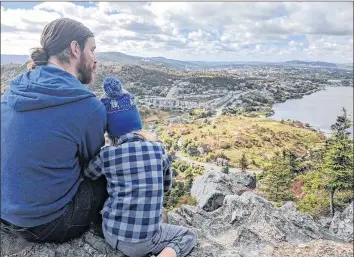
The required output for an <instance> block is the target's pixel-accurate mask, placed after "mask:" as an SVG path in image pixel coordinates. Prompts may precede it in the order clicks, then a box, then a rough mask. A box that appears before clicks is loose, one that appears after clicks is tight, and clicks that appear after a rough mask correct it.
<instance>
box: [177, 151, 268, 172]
mask: <svg viewBox="0 0 354 257" xmlns="http://www.w3.org/2000/svg"><path fill="white" fill-rule="evenodd" d="M176 157H177V158H178V159H179V160H182V161H185V162H187V163H191V164H194V165H199V166H202V167H204V168H205V169H206V170H215V171H220V172H221V168H222V167H221V166H218V165H216V164H214V163H209V162H198V161H195V160H192V159H190V158H188V157H186V156H183V155H181V153H180V152H176ZM229 171H230V172H242V171H241V169H240V168H231V167H230V168H229ZM246 171H247V172H251V173H255V174H257V173H262V172H263V171H262V170H246Z"/></svg>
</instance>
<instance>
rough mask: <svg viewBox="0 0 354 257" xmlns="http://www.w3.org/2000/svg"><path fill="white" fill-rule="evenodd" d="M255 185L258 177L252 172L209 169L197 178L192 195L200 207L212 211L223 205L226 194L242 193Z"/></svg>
mask: <svg viewBox="0 0 354 257" xmlns="http://www.w3.org/2000/svg"><path fill="white" fill-rule="evenodd" d="M255 187H256V177H255V175H253V174H251V173H248V172H242V173H230V174H224V173H221V172H218V171H207V172H205V173H204V174H203V175H202V176H200V177H199V178H197V179H196V180H195V182H194V183H193V186H192V188H191V195H192V196H193V197H195V198H196V199H197V201H198V206H199V207H200V208H202V209H203V210H205V211H208V212H210V211H214V210H216V209H218V208H219V207H221V206H222V204H223V201H224V198H225V196H226V195H233V194H236V195H241V194H242V193H243V192H245V191H249V190H251V189H254V188H255Z"/></svg>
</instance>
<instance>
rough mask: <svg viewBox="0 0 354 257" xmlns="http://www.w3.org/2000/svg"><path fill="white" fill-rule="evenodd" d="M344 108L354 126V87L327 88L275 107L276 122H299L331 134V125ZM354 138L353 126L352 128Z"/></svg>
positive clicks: (273, 117)
mask: <svg viewBox="0 0 354 257" xmlns="http://www.w3.org/2000/svg"><path fill="white" fill-rule="evenodd" d="M342 107H345V108H346V109H347V113H348V115H349V117H350V120H351V121H352V124H353V87H326V88H325V89H324V90H322V91H318V92H315V93H313V94H311V95H306V96H304V97H303V98H301V99H291V100H287V101H286V102H284V103H278V104H275V105H274V106H273V110H274V115H272V116H270V117H269V118H270V119H274V120H282V119H283V120H287V119H290V120H298V121H301V122H303V123H308V124H310V126H311V127H313V128H315V129H317V130H320V131H322V132H325V133H330V132H331V125H332V124H333V123H334V122H335V121H336V118H337V116H339V115H341V113H342ZM350 132H351V133H352V137H353V126H352V127H351V128H350Z"/></svg>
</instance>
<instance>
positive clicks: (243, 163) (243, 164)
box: [240, 154, 249, 171]
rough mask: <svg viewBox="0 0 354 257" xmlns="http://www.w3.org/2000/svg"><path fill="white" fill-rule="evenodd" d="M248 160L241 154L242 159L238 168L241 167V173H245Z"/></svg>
mask: <svg viewBox="0 0 354 257" xmlns="http://www.w3.org/2000/svg"><path fill="white" fill-rule="evenodd" d="M248 165H249V163H248V160H247V157H246V155H245V154H242V157H241V159H240V166H241V171H246V169H247V168H248Z"/></svg>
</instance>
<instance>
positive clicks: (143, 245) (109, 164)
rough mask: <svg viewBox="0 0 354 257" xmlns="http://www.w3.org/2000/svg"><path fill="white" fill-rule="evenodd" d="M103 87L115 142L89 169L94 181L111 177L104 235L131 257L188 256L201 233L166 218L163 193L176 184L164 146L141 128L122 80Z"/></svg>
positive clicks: (87, 172)
mask: <svg viewBox="0 0 354 257" xmlns="http://www.w3.org/2000/svg"><path fill="white" fill-rule="evenodd" d="M103 87H104V91H105V95H104V96H103V97H102V98H101V101H102V102H103V104H104V105H105V106H106V109H107V115H108V116H107V134H108V136H109V142H110V146H105V147H103V148H102V149H101V152H100V153H99V154H98V155H97V156H96V157H95V158H93V159H92V161H91V162H90V163H89V165H88V167H87V168H86V170H85V171H84V173H85V175H86V176H87V177H89V178H91V179H93V180H94V179H98V178H99V177H100V176H102V175H105V176H106V178H107V191H108V194H109V197H108V199H107V201H106V202H105V204H104V208H103V210H102V217H103V223H102V229H103V234H104V237H105V239H106V241H107V242H108V243H109V244H110V245H111V246H112V247H113V248H115V249H118V250H120V251H121V252H122V253H124V254H125V255H128V256H130V257H143V256H147V255H149V254H154V255H157V254H159V255H158V256H159V257H176V256H178V257H184V256H186V255H188V253H189V252H190V251H191V250H192V249H193V247H194V246H195V245H196V235H195V234H194V233H193V232H192V231H191V230H189V229H187V228H185V227H182V226H174V225H169V224H165V223H161V216H162V204H163V194H164V192H167V191H168V190H170V188H171V185H172V173H171V168H170V163H169V160H168V157H167V154H166V152H165V150H164V147H163V145H162V144H161V143H159V142H156V141H154V140H151V138H149V136H148V135H147V134H144V132H142V131H141V129H142V122H141V118H140V115H139V112H138V109H137V106H136V103H135V98H134V96H133V95H132V94H130V93H129V92H127V91H126V90H125V89H123V86H122V84H121V83H120V81H119V80H117V79H115V78H111V77H110V78H106V79H105V80H104V84H103Z"/></svg>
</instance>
